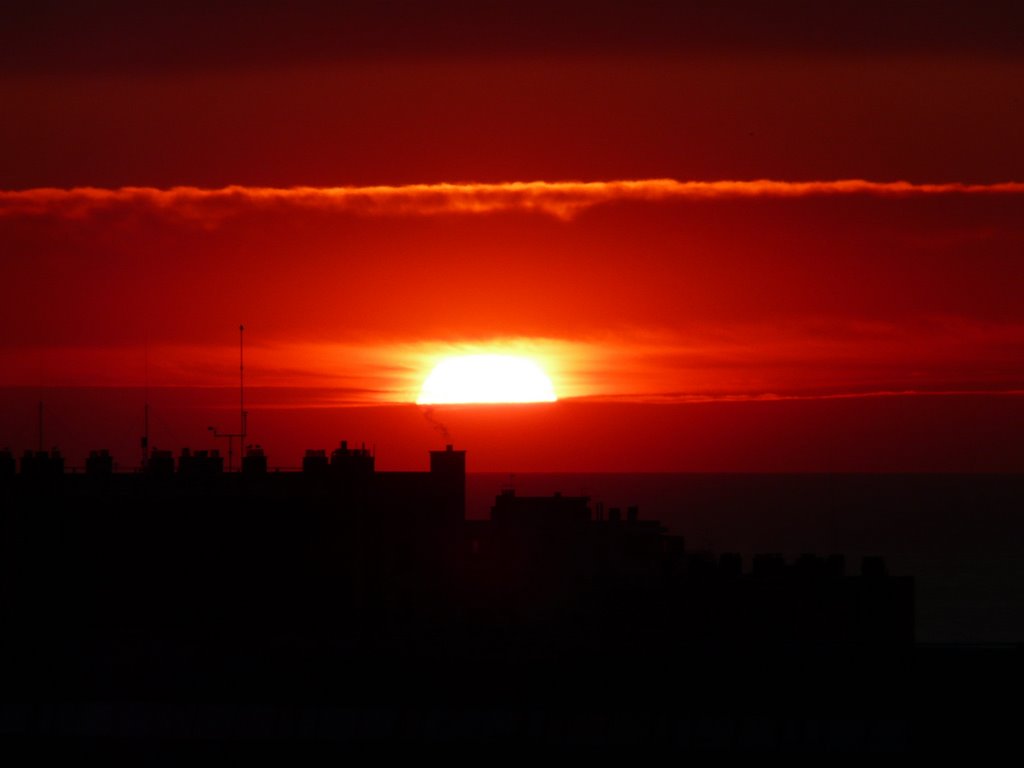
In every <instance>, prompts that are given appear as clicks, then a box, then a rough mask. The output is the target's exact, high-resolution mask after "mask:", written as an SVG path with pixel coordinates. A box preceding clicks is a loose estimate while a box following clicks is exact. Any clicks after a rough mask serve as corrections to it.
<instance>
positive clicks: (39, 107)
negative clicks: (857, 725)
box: [0, 3, 1024, 471]
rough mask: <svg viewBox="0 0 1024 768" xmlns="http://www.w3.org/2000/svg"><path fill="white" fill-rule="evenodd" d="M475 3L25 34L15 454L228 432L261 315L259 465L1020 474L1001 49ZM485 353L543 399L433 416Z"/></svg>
mask: <svg viewBox="0 0 1024 768" xmlns="http://www.w3.org/2000/svg"><path fill="white" fill-rule="evenodd" d="M300 5H302V4H301V3H300ZM487 5H488V7H487V8H481V9H476V10H467V9H465V8H461V7H460V8H459V9H458V10H459V13H458V14H456V15H455V16H452V19H455V18H457V19H459V23H458V24H455V23H454V22H452V23H447V22H445V23H442V21H439V20H438V19H437V18H435V17H434V15H429V14H428V15H427V16H422V14H421V15H417V14H418V13H419V12H417V11H416V10H415V8H414V7H413V6H410V8H409V9H407V10H408V13H410V14H412V16H413V17H415V18H416V19H417V21H416V23H414V24H413V23H411V22H410V24H409V25H408V26H405V25H397V26H396V25H395V24H393V23H392V16H391V15H390V14H388V13H384V12H383V11H381V10H380V9H378V8H377V7H376V6H374V5H373V4H369V5H366V6H365V7H364V6H363V5H360V4H356V5H355V6H353V7H352V8H351V9H348V10H346V11H342V10H335V11H331V12H327V11H324V10H323V9H321V8H317V9H316V13H313V11H309V12H308V13H307V12H306V11H304V10H301V9H299V10H296V11H295V12H294V14H295V15H294V17H290V18H289V19H288V20H285V19H283V18H280V17H279V15H277V14H276V12H271V11H269V10H268V11H267V14H266V16H265V17H260V18H257V17H256V15H252V16H251V17H245V18H244V19H240V18H236V17H235V16H232V15H231V14H229V13H228V12H227V11H217V10H215V9H214V10H210V11H208V12H204V13H207V15H206V16H204V19H203V23H202V24H187V25H185V26H184V27H179V26H176V24H177V22H175V21H173V20H166V19H159V23H157V21H158V17H157V16H151V14H155V13H156V11H150V10H147V9H142V8H134V7H133V9H132V10H131V11H125V12H124V13H121V14H119V15H118V16H117V17H116V18H117V19H119V22H118V23H119V25H120V26H117V25H110V24H103V23H101V22H102V21H103V18H104V17H103V14H102V13H100V12H99V11H97V12H96V18H95V19H92V18H91V17H90V18H78V17H75V18H72V16H73V14H71V15H68V14H58V15H56V16H53V17H47V16H46V15H45V14H43V15H38V14H35V12H33V11H30V10H27V11H25V12H24V13H21V14H20V15H16V17H15V18H12V19H11V22H10V24H9V25H8V29H9V34H8V37H9V39H7V40H5V41H0V42H5V45H4V46H0V49H2V50H0V64H2V65H3V66H2V68H0V103H3V104H4V115H3V117H2V118H0V169H2V172H0V260H2V265H3V279H2V280H0V328H3V332H2V334H0V395H2V398H0V448H2V447H4V446H7V447H9V448H11V449H12V450H15V451H16V452H20V451H21V450H23V449H25V448H27V447H35V444H36V441H37V439H38V435H37V433H38V430H37V424H36V413H37V404H38V402H39V401H40V400H44V401H45V402H46V411H47V428H46V441H47V442H48V443H52V444H55V445H61V446H62V447H63V448H64V450H65V451H66V453H68V455H69V457H70V458H71V461H72V463H75V462H80V461H81V458H82V456H84V455H85V452H86V451H87V450H88V449H89V448H100V447H109V448H111V449H112V450H114V451H115V453H116V454H117V455H119V456H121V457H123V458H122V459H121V460H122V462H123V464H124V465H125V466H129V465H131V463H132V462H134V461H136V460H137V456H136V454H137V453H138V450H137V445H138V437H139V430H140V421H141V415H140V414H141V412H142V405H143V402H144V399H145V397H146V395H145V392H146V390H147V388H148V390H149V391H150V393H151V394H150V397H151V398H152V401H151V404H152V406H153V412H154V414H156V417H158V418H157V420H155V421H154V426H153V429H154V434H153V442H154V444H157V445H165V446H166V447H171V448H173V449H175V450H177V449H178V448H181V447H184V446H185V445H190V446H192V447H195V448H198V447H211V446H206V445H205V443H207V442H209V436H208V430H207V429H206V427H207V426H208V425H209V424H210V423H213V421H212V420H216V421H217V422H218V423H231V424H233V423H234V422H231V421H230V420H232V419H236V420H237V418H238V416H237V413H233V412H232V409H233V408H235V407H236V406H235V405H233V403H235V402H236V401H237V397H236V396H235V394H237V393H235V394H233V388H234V387H236V386H237V378H238V359H237V355H238V326H239V324H240V323H244V324H245V327H246V348H245V353H246V384H247V387H249V388H250V394H249V396H248V397H247V408H248V409H249V411H250V428H251V431H252V437H253V439H254V441H256V442H261V443H263V444H264V445H265V447H266V448H267V449H268V452H269V453H270V455H271V462H272V463H275V462H276V463H280V464H283V465H293V464H295V463H297V461H298V457H299V456H300V455H301V451H302V450H303V449H304V448H306V447H325V446H327V445H333V444H334V443H336V442H337V441H338V440H340V439H350V440H365V441H366V442H367V443H372V444H374V445H376V446H377V447H378V450H379V451H380V457H381V459H380V463H381V465H382V466H384V467H385V468H388V467H390V468H403V467H407V466H418V465H419V464H420V463H422V460H423V456H424V455H425V453H424V452H425V451H426V450H427V449H428V448H430V447H437V445H439V444H443V443H444V442H455V443H458V444H459V445H460V447H463V448H466V449H467V451H468V452H469V453H468V456H469V466H470V469H471V470H477V471H485V470H486V471H505V470H509V471H514V470H517V469H519V470H524V469H531V470H534V471H540V470H545V469H550V470H552V471H554V470H568V471H589V470H595V471H597V470H601V471H604V470H610V471H613V470H617V469H624V470H625V469H628V470H630V471H643V470H650V471H655V470H657V471H690V470H694V471H696V470H700V471H861V470H870V471H909V470H913V471H953V470H971V471H1021V470H1024V453H1022V449H1021V447H1020V440H1019V435H1020V434H1021V431H1022V428H1024V420H1022V414H1024V406H1022V402H1024V398H1022V393H1024V302H1021V300H1020V286H1021V285H1024V260H1022V259H1021V254H1022V253H1024V224H1022V222H1024V149H1022V145H1021V142H1020V140H1019V137H1020V136H1021V135H1024V109H1022V108H1021V104H1020V99H1019V97H1017V95H1016V94H1017V91H1018V90H1019V83H1020V82H1021V81H1022V79H1024V53H1022V51H1021V50H1020V45H1019V41H1017V40H1016V38H1014V39H1010V38H1008V37H1006V36H1005V35H1004V32H1003V30H1005V29H1008V28H1013V25H1008V24H1006V23H1005V19H1002V20H1001V19H1000V18H997V17H996V16H992V17H991V18H989V16H991V14H989V16H986V15H984V14H981V13H980V12H979V13H977V14H975V13H974V12H972V14H971V15H969V16H968V17H965V18H959V17H957V18H956V19H953V17H950V19H946V20H945V21H944V20H943V18H945V17H943V18H934V19H931V18H930V19H926V20H922V19H921V18H920V14H915V13H910V12H909V11H908V12H907V13H906V14H904V13H903V12H902V11H900V10H899V8H897V7H894V6H893V5H892V4H872V3H867V4H863V3H862V4H857V5H856V8H855V9H854V6H853V5H851V6H850V8H851V9H854V10H850V13H849V14H847V15H846V16H843V14H842V13H838V17H841V18H843V19H845V21H844V22H843V23H839V24H832V23H831V22H829V21H828V19H825V18H824V17H820V13H819V12H818V11H815V10H813V9H807V8H804V7H802V6H801V7H800V9H798V10H799V12H797V10H793V9H791V10H792V11H793V12H792V13H783V12H782V11H780V10H779V9H780V5H779V4H778V3H774V4H756V3H755V4H754V5H756V6H757V7H758V8H761V11H763V12H764V13H766V14H768V15H769V16H771V17H772V18H775V17H776V16H778V18H783V19H787V20H788V21H787V22H786V23H785V24H782V23H780V24H778V25H775V26H773V27H772V29H774V30H775V31H774V34H775V35H777V38H773V39H765V38H763V37H762V36H761V33H760V30H761V29H762V28H761V26H759V25H758V24H757V23H755V21H752V19H754V18H755V17H757V18H760V16H759V15H758V13H760V12H757V13H755V12H751V13H743V14H737V13H733V12H731V11H728V10H727V9H726V10H722V9H718V10H716V9H705V10H703V11H700V12H697V11H692V10H685V9H681V8H676V7H675V4H666V5H665V7H664V8H663V7H661V5H659V4H652V5H651V7H650V8H646V6H645V9H643V10H638V11H636V12H634V13H632V14H621V13H619V12H618V11H617V10H615V9H614V8H611V6H609V7H608V8H606V7H605V5H603V4H600V3H598V4H587V5H586V6H584V5H578V6H577V5H573V4H572V3H567V4H565V5H566V12H565V14H564V19H562V17H561V16H559V15H558V14H551V13H547V12H544V13H541V12H540V11H538V12H537V13H538V14H539V15H536V14H534V13H533V12H532V11H531V8H532V6H530V5H529V4H525V5H517V6H515V7H512V6H509V7H508V8H506V7H505V4H502V3H497V4H487ZM670 5H671V6H672V7H670ZM762 5H763V7H762ZM782 5H783V6H785V5H786V3H782ZM896 5H897V6H898V5H899V4H896ZM357 6H358V7H357ZM876 6H877V7H876ZM787 7H788V6H787ZM795 7H796V6H794V8H795ZM307 10H309V9H307ZM437 13H438V14H439V15H440V16H444V9H439V10H438V11H437ZM453 13H454V11H453ZM834 13H837V12H834ZM773 14H774V15H773ZM779 14H781V15H779ZM873 14H874V15H873ZM879 14H880V15H879ZM185 15H186V16H187V15H188V14H185ZM876 15H878V18H875V16H876ZM883 17H884V22H885V23H876V22H878V21H879V19H881V18H883ZM110 18H115V17H113V16H111V17H110ZM446 18H447V17H446ZM832 18H833V16H829V19H832ZM560 19H561V20H560ZM954 21H955V22H956V23H954ZM563 22H564V23H563ZM972 25H974V26H972ZM118 29H120V30H121V32H118V31H117V30H118ZM963 29H970V30H973V32H972V33H971V34H970V35H965V34H961V32H962V30H963ZM10 30H13V31H10ZM126 30H128V31H132V33H131V34H128V33H127V32H126ZM204 30H205V31H204ZM217 30H220V32H217ZM227 30H230V31H231V34H235V35H239V36H241V37H240V39H244V40H246V41H248V42H247V45H246V46H243V47H244V48H245V50H246V51H250V52H249V53H242V52H241V49H239V51H238V52H236V54H237V55H235V54H233V55H232V56H231V57H227V58H225V54H224V51H223V46H222V45H221V42H222V37H220V36H218V35H222V34H226V33H227V32H226V31H227ZM858 30H859V31H858ZM42 32H45V33H46V34H45V35H43V34H42ZM812 32H813V34H812ZM868 33H870V34H868ZM207 35H209V36H207ZM183 36H184V38H185V39H186V40H187V42H189V44H188V45H183V44H182V37H183ZM33 39H35V40H37V41H40V42H38V44H34V45H28V44H27V43H25V42H24V41H27V40H33ZM132 40H134V41H136V42H131V41H132ZM339 41H347V43H346V44H345V45H344V46H342V45H340V43H339ZM143 43H144V44H143ZM951 54H955V55H951ZM481 354H500V355H512V356H520V357H526V358H529V359H531V360H534V361H536V362H537V363H538V365H540V366H541V368H543V370H544V371H545V372H546V373H547V375H548V376H549V377H550V378H551V381H552V384H553V386H554V389H555V391H556V392H557V394H558V398H559V402H558V403H551V404H544V405H536V406H514V407H512V406H509V407H507V408H505V407H502V406H494V407H492V408H491V409H490V410H488V409H487V408H481V407H472V408H465V407H457V406H451V407H448V406H438V407H436V408H434V409H433V410H432V411H431V412H430V413H428V414H425V413H424V412H423V411H424V409H423V408H422V407H419V408H418V407H417V406H415V401H416V399H417V397H418V395H419V392H420V389H421V387H422V385H423V382H424V380H425V379H426V377H427V375H428V374H429V373H430V371H431V370H432V369H433V368H434V366H436V365H437V363H438V362H440V361H441V360H443V359H445V358H447V357H452V356H459V355H481ZM161 413H163V415H162V416H161V415H160V414H161ZM637 441H642V444H643V446H644V448H643V451H642V452H638V450H637V447H636V446H637ZM275 457H276V458H275Z"/></svg>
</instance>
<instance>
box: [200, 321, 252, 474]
mask: <svg viewBox="0 0 1024 768" xmlns="http://www.w3.org/2000/svg"><path fill="white" fill-rule="evenodd" d="M238 422H239V423H238V427H239V428H238V431H237V432H218V431H217V428H216V427H207V429H209V430H210V431H211V432H213V436H214V437H215V438H221V437H226V438H227V439H228V472H230V471H231V470H232V466H233V465H232V460H233V458H234V453H235V451H234V448H235V438H236V437H237V438H239V443H238V451H239V454H241V452H242V450H243V449H244V447H245V438H246V435H247V434H248V429H247V428H248V424H249V414H247V413H246V412H245V326H244V325H239V326H238ZM239 465H241V459H239Z"/></svg>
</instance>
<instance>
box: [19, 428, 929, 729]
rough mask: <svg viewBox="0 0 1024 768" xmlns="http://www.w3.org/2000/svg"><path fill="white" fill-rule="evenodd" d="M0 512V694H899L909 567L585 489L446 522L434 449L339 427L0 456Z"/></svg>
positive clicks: (719, 700) (353, 697)
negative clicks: (710, 535)
mask: <svg viewBox="0 0 1024 768" xmlns="http://www.w3.org/2000/svg"><path fill="white" fill-rule="evenodd" d="M0 510H2V512H0V544H2V551H0V556H2V557H0V568H2V572H0V576H2V584H3V588H2V591H0V608H2V611H3V615H4V616H5V617H6V618H7V623H6V630H5V632H4V633H3V634H2V637H0V652H2V658H3V659H4V661H3V666H4V669H5V670H6V678H7V679H8V681H9V683H10V684H9V686H8V689H7V690H8V694H7V695H8V696H9V697H11V696H13V697H15V699H16V700H17V701H23V700H35V698H38V697H40V696H42V697H43V698H44V699H45V700H47V701H68V700H75V701H80V700H102V701H126V700H131V701H137V700H146V701H186V702H197V701H207V700H230V701H235V702H238V701H249V700H251V699H252V698H253V697H255V698H256V699H259V700H266V701H269V702H272V703H276V704H275V705H279V704H280V703H281V702H295V701H300V702H307V703H308V702H320V701H323V700H325V699H326V700H332V701H333V700H337V699H338V698H339V697H340V698H341V700H343V701H348V702H349V703H356V704H358V705H360V706H367V705H368V703H372V702H378V703H381V705H384V704H385V703H393V702H395V701H402V702H408V701H412V700H415V701H419V700H420V699H418V698H417V697H425V699H423V701H426V702H427V703H428V704H429V705H430V706H432V707H436V706H449V707H451V706H455V707H466V706H470V707H476V708H479V707H485V708H486V707H487V706H491V707H493V706H499V705H500V706H505V707H508V706H513V705H514V706H520V707H523V706H532V705H533V704H535V703H536V702H537V701H538V697H540V698H541V700H544V701H547V700H548V698H547V697H554V698H553V699H552V700H554V701H558V702H562V703H564V704H565V706H570V705H571V706H572V707H576V708H578V707H580V706H583V707H590V706H598V704H597V703H598V702H601V704H600V706H604V707H613V708H614V707H618V708H620V709H621V707H623V706H636V707H640V708H641V709H643V708H645V707H648V706H649V705H650V702H652V701H654V697H658V696H662V695H665V694H668V693H671V694H672V696H674V697H676V704H675V705H674V706H675V707H676V708H677V709H678V710H679V711H683V712H686V713H688V714H687V715H686V717H693V716H696V715H695V713H699V712H706V711H715V712H737V711H745V712H746V711H750V710H749V708H750V707H754V709H755V710H757V711H766V710H772V711H774V710H776V709H777V710H779V711H786V712H790V713H798V714H799V716H801V717H806V716H809V713H813V712H818V711H820V710H821V709H822V708H824V710H825V711H828V712H832V713H834V714H835V713H838V715H842V713H846V712H849V711H850V710H849V706H850V703H851V702H853V703H854V704H855V705H856V707H859V708H860V711H865V712H869V713H871V715H870V716H871V717H872V718H875V719H879V718H880V720H882V721H886V722H888V720H886V718H890V719H891V718H892V717H896V718H897V720H898V719H899V713H900V712H901V711H902V710H900V709H899V706H900V698H899V696H898V695H897V696H894V695H889V696H888V697H886V695H885V694H883V691H882V687H883V686H886V685H889V684H891V683H892V681H893V680H899V679H900V676H901V675H906V671H905V670H906V669H907V668H908V664H909V663H910V661H909V660H911V659H919V653H918V655H915V653H917V651H915V645H914V583H913V580H912V578H910V577H908V576H896V575H891V574H889V573H888V572H887V570H886V567H885V563H884V561H883V560H881V558H866V559H864V560H863V562H862V563H861V564H860V567H859V568H848V567H847V563H846V558H845V557H844V556H843V555H841V554H833V555H827V556H819V555H814V554H806V555H803V556H801V557H799V558H797V559H795V560H786V559H785V558H783V557H782V556H781V555H778V554H772V553H765V554H761V555H757V556H755V557H754V558H753V559H752V560H751V561H750V562H749V563H748V562H744V559H743V558H742V557H741V556H740V555H739V554H736V553H730V552H724V553H721V554H715V553H710V552H704V551H691V550H690V549H689V548H688V547H687V544H686V541H685V539H684V538H683V537H681V536H677V535H672V534H670V533H669V532H668V531H667V530H666V529H665V527H664V526H662V525H661V524H660V523H659V522H658V521H655V520H648V519H645V518H644V517H643V516H642V514H641V511H640V510H639V509H638V508H637V507H627V508H626V509H625V512H624V513H623V511H622V510H621V509H620V508H610V509H607V510H605V509H604V508H603V507H602V506H601V505H597V504H592V503H591V500H590V499H589V498H587V497H585V496H567V495H561V494H555V495H552V496H543V497H541V496H522V495H519V494H517V493H515V491H512V490H506V491H503V492H501V493H500V494H499V495H498V496H497V497H496V498H495V500H494V504H493V507H492V509H491V513H490V516H489V518H488V519H486V520H467V519H466V457H465V452H464V451H457V450H455V449H454V448H453V447H452V446H447V447H446V448H445V449H444V450H438V451H432V452H431V453H430V459H429V469H427V470H426V471H421V472H381V471H377V469H376V467H375V463H374V456H373V454H372V452H370V451H369V450H368V449H366V447H365V446H359V447H354V446H350V445H349V444H348V443H347V442H341V443H340V444H339V446H338V447H337V448H336V449H334V450H332V451H330V452H329V453H328V452H327V451H324V450H312V451H308V452H307V453H306V455H305V457H304V459H303V463H302V469H301V471H279V470H274V469H271V468H270V467H269V466H268V460H267V456H266V455H265V453H264V452H263V450H262V449H260V448H259V447H258V446H253V447H250V448H249V449H248V450H247V451H246V452H245V453H244V455H243V458H242V461H241V470H240V471H238V472H225V471H224V461H223V458H222V457H221V456H220V454H219V453H218V452H217V451H215V450H213V451H206V450H200V451H194V452H193V451H188V450H184V451H182V452H181V453H180V454H179V455H178V456H177V457H175V456H173V455H172V454H171V453H170V452H168V451H163V450H157V449H154V450H152V451H150V452H149V455H148V458H147V462H146V465H145V466H144V467H143V468H142V470H141V471H133V472H117V471H115V465H114V461H113V458H112V457H111V456H110V454H109V453H108V452H106V451H94V452H92V453H91V454H90V455H89V458H88V460H87V462H86V465H85V471H84V472H70V471H67V469H66V467H65V466H64V463H63V458H62V457H61V456H60V454H59V453H58V452H56V451H52V452H27V453H26V454H25V455H24V456H23V457H22V458H21V460H20V462H16V461H15V459H14V457H13V455H12V454H11V453H10V452H9V451H5V452H0ZM914 663H919V661H918V662H914ZM914 679H915V680H918V678H916V677H915V678H914ZM908 685H909V684H908ZM899 690H901V691H903V690H905V689H904V688H899ZM539 691H545V692H546V693H544V694H543V695H541V694H540V693H538V692H539ZM41 692H42V693H41ZM901 695H902V694H901ZM908 695H909V694H908ZM410 697H411V698H410ZM531 703H532V704H531ZM425 706H426V705H425ZM460 711H461V710H460ZM396 727H397V726H396ZM552 727H553V726H552ZM897 731H898V734H897V736H898V738H899V739H902V738H904V737H905V736H906V729H902V730H900V729H897ZM651 738H655V737H654V736H652V737H651ZM658 738H660V737H658Z"/></svg>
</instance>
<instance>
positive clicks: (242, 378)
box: [238, 325, 246, 453]
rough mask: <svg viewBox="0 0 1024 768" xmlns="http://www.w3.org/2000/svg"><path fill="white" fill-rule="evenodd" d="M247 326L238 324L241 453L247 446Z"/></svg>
mask: <svg viewBox="0 0 1024 768" xmlns="http://www.w3.org/2000/svg"><path fill="white" fill-rule="evenodd" d="M245 422H246V417H245V326H244V325H239V326H238V424H239V435H240V436H241V438H242V441H241V443H239V446H238V450H239V453H241V452H242V450H244V448H245V427H246V423H245Z"/></svg>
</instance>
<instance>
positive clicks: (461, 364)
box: [416, 355, 558, 405]
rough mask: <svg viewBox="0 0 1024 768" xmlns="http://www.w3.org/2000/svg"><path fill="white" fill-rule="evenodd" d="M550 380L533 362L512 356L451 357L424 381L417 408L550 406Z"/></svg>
mask: <svg viewBox="0 0 1024 768" xmlns="http://www.w3.org/2000/svg"><path fill="white" fill-rule="evenodd" d="M557 399H558V398H557V397H556V396H555V388H554V387H553V386H552V384H551V379H549V378H548V377H547V374H546V373H544V371H543V370H541V367H540V366H539V365H537V363H535V362H534V361H533V360H530V359H528V358H525V357H512V356H509V355H465V356H462V357H448V358H445V359H444V360H442V361H441V362H439V363H438V364H437V365H436V366H434V370H433V371H431V372H430V375H429V376H428V377H427V380H426V381H425V382H423V387H422V389H420V396H419V397H418V398H417V399H416V403H417V404H418V405H442V404H445V403H551V402H554V401H555V400H557Z"/></svg>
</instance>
